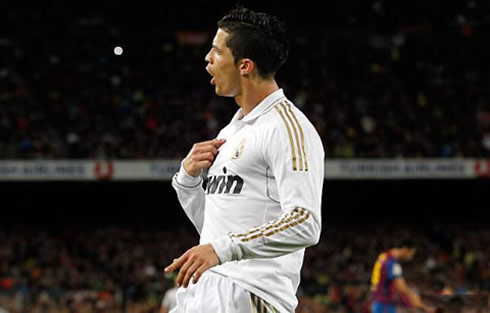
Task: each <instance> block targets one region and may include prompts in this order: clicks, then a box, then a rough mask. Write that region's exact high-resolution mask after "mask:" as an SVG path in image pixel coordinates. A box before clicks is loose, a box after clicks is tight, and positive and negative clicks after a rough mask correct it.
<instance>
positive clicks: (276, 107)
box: [274, 104, 297, 171]
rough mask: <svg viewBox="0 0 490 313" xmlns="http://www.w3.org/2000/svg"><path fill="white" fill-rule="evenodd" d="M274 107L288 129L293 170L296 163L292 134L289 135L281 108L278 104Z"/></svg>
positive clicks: (287, 125)
mask: <svg viewBox="0 0 490 313" xmlns="http://www.w3.org/2000/svg"><path fill="white" fill-rule="evenodd" d="M274 109H276V111H277V113H279V115H280V116H281V118H282V120H283V122H284V125H286V129H287V131H288V136H289V144H290V145H291V152H292V155H293V171H296V169H297V165H296V151H295V149H294V141H293V136H292V135H291V128H290V127H289V124H288V122H287V121H286V118H285V117H284V115H283V113H282V111H281V109H280V108H279V104H278V105H276V106H275V107H274Z"/></svg>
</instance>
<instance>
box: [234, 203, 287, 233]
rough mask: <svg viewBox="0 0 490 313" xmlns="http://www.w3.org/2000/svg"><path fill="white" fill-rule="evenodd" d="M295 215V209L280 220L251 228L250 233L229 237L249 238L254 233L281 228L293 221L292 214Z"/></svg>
mask: <svg viewBox="0 0 490 313" xmlns="http://www.w3.org/2000/svg"><path fill="white" fill-rule="evenodd" d="M294 213H296V209H295V210H292V211H290V212H288V213H286V214H284V216H283V217H282V219H280V220H279V219H275V220H273V221H271V222H269V223H267V224H265V225H263V226H261V227H255V228H252V229H251V230H250V231H248V232H247V233H245V234H234V235H231V237H237V238H239V237H247V236H250V235H252V234H255V233H256V232H263V231H268V230H269V229H272V228H274V227H279V226H281V225H282V224H284V223H288V222H290V221H291V220H292V219H293V214H294Z"/></svg>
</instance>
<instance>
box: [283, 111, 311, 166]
mask: <svg viewBox="0 0 490 313" xmlns="http://www.w3.org/2000/svg"><path fill="white" fill-rule="evenodd" d="M286 105H287V106H288V111H289V112H290V113H291V115H292V116H293V119H294V120H295V121H296V125H297V126H298V129H299V134H300V136H301V148H302V149H303V156H304V159H305V171H308V161H307V160H306V150H305V134H304V133H303V128H302V127H301V124H300V123H299V121H298V119H297V118H296V115H295V114H294V113H293V110H291V104H290V103H289V102H286Z"/></svg>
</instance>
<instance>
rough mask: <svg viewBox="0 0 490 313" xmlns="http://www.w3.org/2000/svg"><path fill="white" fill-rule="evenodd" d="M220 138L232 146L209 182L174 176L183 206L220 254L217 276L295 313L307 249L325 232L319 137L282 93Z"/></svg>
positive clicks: (181, 174)
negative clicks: (322, 213)
mask: <svg viewBox="0 0 490 313" xmlns="http://www.w3.org/2000/svg"><path fill="white" fill-rule="evenodd" d="M217 138H218V139H222V138H224V139H226V142H225V143H224V144H223V145H222V146H221V147H220V149H219V153H218V155H217V156H216V158H215V160H214V163H213V164H212V166H211V167H210V168H209V171H208V173H207V182H206V183H205V184H203V182H202V179H201V178H200V177H192V176H190V175H189V174H187V173H186V172H185V170H184V168H183V166H181V169H180V171H179V172H178V173H177V174H176V175H175V176H174V179H173V180H172V185H173V187H174V188H175V190H176V191H177V195H178V198H179V201H180V203H181V205H182V207H183V208H184V210H185V212H186V214H187V216H188V217H189V218H190V220H191V221H192V222H193V224H194V225H195V227H196V228H197V230H198V232H199V233H200V235H201V239H200V243H201V244H206V243H211V244H212V245H213V247H214V249H215V251H216V253H217V255H218V258H219V260H220V263H221V264H220V265H218V266H216V267H213V268H211V269H210V270H211V271H214V272H217V273H220V274H222V275H225V276H227V277H229V278H231V279H232V280H233V281H234V282H235V283H236V284H238V285H239V286H241V287H243V288H245V289H247V290H249V291H250V292H252V293H253V294H255V295H257V296H258V297H260V298H262V299H264V300H265V301H267V302H268V303H270V304H272V305H273V306H274V307H275V308H276V309H277V310H279V311H280V312H281V313H286V312H288V313H289V312H294V309H295V307H296V306H297V303H298V301H297V299H296V290H297V288H298V285H299V281H300V271H301V266H302V263H303V256H304V248H306V247H308V246H311V245H314V244H316V243H317V242H318V240H319V237H320V231H321V209H320V208H321V198H322V196H321V195H322V186H323V179H324V150H323V145H322V141H321V139H320V136H319V135H318V133H317V131H316V129H315V128H314V126H313V125H312V124H311V123H310V121H309V120H308V119H307V118H306V116H305V115H304V114H303V113H302V112H301V111H300V110H299V109H298V108H296V107H295V106H294V105H293V104H292V103H291V102H290V101H289V100H288V99H287V98H286V97H285V96H284V93H283V91H282V89H279V90H277V91H275V92H273V93H272V94H270V95H269V96H268V97H267V98H265V99H264V100H263V101H262V102H261V103H260V104H258V105H257V106H256V107H255V108H254V109H253V110H252V111H251V112H249V113H248V114H247V115H245V116H243V113H242V109H239V110H238V112H237V113H236V114H235V116H234V117H233V119H232V120H231V122H230V124H228V125H227V126H226V127H225V128H223V129H222V130H221V132H220V133H219V134H218V136H217ZM204 185H205V187H204Z"/></svg>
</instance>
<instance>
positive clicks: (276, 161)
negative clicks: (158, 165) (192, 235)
mask: <svg viewBox="0 0 490 313" xmlns="http://www.w3.org/2000/svg"><path fill="white" fill-rule="evenodd" d="M276 110H277V109H276ZM275 113H276V114H277V116H276V117H277V118H278V119H277V120H276V122H277V123H276V124H274V126H273V127H271V129H269V131H267V132H265V135H264V136H263V137H262V138H263V142H262V143H259V144H260V146H259V148H260V149H261V150H262V151H263V157H264V159H265V160H266V162H267V164H269V166H270V169H271V171H272V173H273V175H274V177H275V180H276V184H277V189H278V192H279V202H280V205H281V209H282V214H281V215H280V216H279V217H277V218H276V219H274V220H271V221H269V222H267V223H265V224H263V225H261V226H258V227H255V228H252V229H249V230H248V231H246V232H243V233H230V234H229V236H228V237H222V238H218V239H216V240H215V241H214V242H212V244H213V247H214V248H215V250H216V253H217V254H218V257H219V259H220V261H221V263H223V262H227V261H232V260H241V259H250V258H273V257H279V256H282V255H285V254H289V253H292V252H295V251H297V250H300V249H303V248H305V247H308V246H311V245H314V244H316V243H317V242H318V240H319V237H320V232H321V194H322V186H323V179H324V150H323V145H322V142H321V139H320V137H319V136H318V133H317V132H316V130H315V128H314V127H313V126H312V125H311V124H310V123H309V122H308V121H307V120H306V118H305V117H303V118H304V120H303V123H301V122H300V120H298V118H297V116H295V115H294V114H293V112H292V110H291V108H290V107H287V106H284V107H282V108H280V109H279V110H277V112H275Z"/></svg>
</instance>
